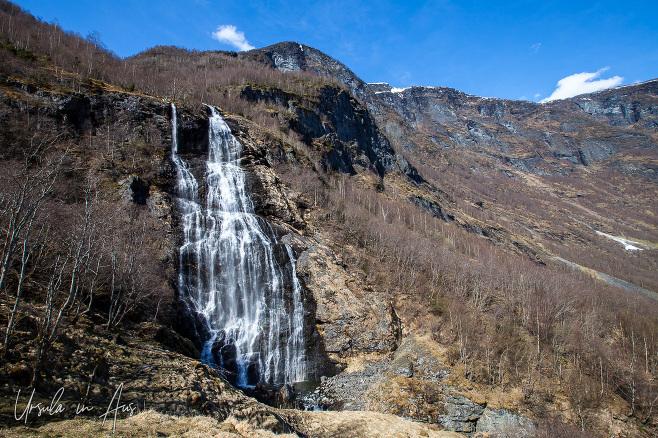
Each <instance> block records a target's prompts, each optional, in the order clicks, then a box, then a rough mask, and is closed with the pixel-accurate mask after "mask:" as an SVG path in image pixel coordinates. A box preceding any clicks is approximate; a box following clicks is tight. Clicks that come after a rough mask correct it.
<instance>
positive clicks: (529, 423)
mask: <svg viewBox="0 0 658 438" xmlns="http://www.w3.org/2000/svg"><path fill="white" fill-rule="evenodd" d="M0 38H1V42H2V47H0V167H1V168H2V171H1V172H0V179H1V180H2V184H1V185H0V187H2V188H1V191H2V193H1V195H0V231H1V233H0V339H1V340H2V344H1V346H2V352H1V354H2V355H1V359H0V391H1V392H0V394H1V395H0V422H1V425H2V427H3V430H2V433H5V434H8V436H28V434H32V435H34V436H41V435H48V434H52V433H61V431H69V432H70V431H72V430H75V433H76V434H77V436H97V435H99V434H102V433H104V432H103V430H105V431H107V428H105V429H103V427H102V426H100V423H98V424H97V423H95V419H97V418H98V413H95V415H93V414H94V413H91V414H89V415H88V416H84V415H75V410H74V409H67V410H66V411H65V412H64V413H61V414H58V415H55V416H50V417H46V418H44V417H43V416H41V417H37V416H36V414H33V415H32V416H30V418H29V420H28V419H27V418H26V419H25V420H26V421H25V423H23V421H22V420H21V421H18V420H17V419H16V416H15V413H14V407H15V402H16V401H17V392H18V390H19V389H21V390H22V391H21V392H22V394H25V392H26V391H28V393H31V390H29V388H35V396H34V397H35V400H37V399H38V401H40V402H43V403H44V404H49V403H50V400H51V399H52V397H53V396H54V395H55V394H56V393H57V391H58V389H59V388H64V392H63V396H62V399H61V400H62V402H63V403H68V404H70V405H71V406H75V405H76V403H80V402H81V401H82V402H84V403H85V404H86V405H87V406H107V404H108V403H109V401H110V400H111V399H112V395H113V394H114V393H115V391H116V390H117V388H118V387H119V386H120V385H123V386H122V389H123V395H122V400H124V403H126V404H128V403H132V404H133V405H134V406H136V409H137V408H138V409H139V411H144V410H147V411H146V412H142V413H140V414H139V415H136V416H134V417H133V416H132V415H131V416H129V415H128V414H127V413H124V414H123V415H122V416H121V418H122V420H121V421H122V422H121V423H117V428H118V429H120V430H122V431H123V432H122V433H126V434H128V433H136V432H130V431H131V430H136V429H135V428H141V429H139V430H140V431H141V432H140V433H141V435H140V434H139V433H138V434H137V435H135V436H162V434H164V435H167V434H169V435H170V436H174V435H176V434H182V433H183V431H191V430H194V427H195V426H194V425H193V424H192V425H191V424H189V423H186V421H187V420H186V419H185V418H186V417H189V416H199V415H203V416H205V417H207V418H205V419H204V420H203V421H202V420H199V426H198V427H204V428H209V429H204V430H214V431H221V432H223V433H226V434H227V436H255V435H254V434H259V435H258V436H269V435H270V434H279V433H281V434H283V433H286V434H291V435H292V436H397V435H395V434H398V433H399V434H402V433H408V434H409V435H410V436H464V435H466V436H478V434H479V436H499V437H519V436H545V437H589V436H611V435H614V436H620V437H635V436H645V437H650V436H654V435H655V433H656V431H657V430H658V416H657V413H656V408H657V406H656V405H657V404H658V382H657V381H656V375H657V373H658V317H657V315H658V302H657V299H658V276H657V275H656V272H657V271H658V269H657V262H658V229H657V219H656V211H657V210H656V200H655V194H656V193H658V178H657V175H658V173H657V170H658V80H652V81H648V82H644V83H641V84H635V85H631V86H626V87H620V88H615V89H610V90H606V91H601V92H598V93H594V94H590V95H583V96H577V97H574V98H571V99H565V100H560V101H554V102H551V103H546V104H538V103H531V102H525V101H509V100H502V99H495V98H481V97H477V96H471V95H467V94H464V93H462V92H460V91H457V90H454V89H449V88H434V87H411V88H406V89H399V88H393V87H391V86H390V85H388V84H386V83H377V84H366V83H365V82H363V81H362V80H361V79H359V78H358V77H357V76H356V75H354V74H353V73H352V72H351V71H350V70H349V69H348V68H347V67H346V66H344V65H342V64H341V63H340V62H338V61H336V60H334V59H332V58H330V57H329V56H327V55H325V54H323V53H321V52H319V51H317V50H316V49H313V48H311V47H308V46H305V45H302V44H298V43H280V44H277V45H274V46H270V47H266V48H262V49H255V50H251V51H248V52H243V53H233V52H220V51H212V52H200V51H194V50H187V49H183V48H177V47H162V46H160V47H154V48H152V49H149V50H147V51H145V52H143V53H140V54H138V55H136V56H134V57H131V58H127V59H121V58H119V57H118V56H116V55H115V54H113V53H112V52H111V51H110V50H109V49H108V48H106V47H104V46H103V44H102V42H101V41H100V38H99V36H98V35H89V36H87V37H86V38H83V37H82V36H80V35H76V34H73V33H71V32H66V31H64V30H63V29H61V28H60V27H59V26H57V25H55V24H48V23H43V22H41V21H39V20H37V19H35V18H34V17H32V16H31V15H30V14H29V13H28V12H27V11H24V10H21V9H20V8H19V7H17V6H15V5H13V4H11V3H9V2H5V1H2V2H0ZM172 104H173V105H172ZM210 107H212V108H216V109H217V110H218V111H219V113H221V115H222V117H223V120H224V121H225V123H226V125H227V126H228V128H229V130H230V133H231V134H232V136H233V137H234V138H235V139H237V141H238V142H239V144H240V145H241V159H240V160H239V165H240V166H239V167H240V168H241V169H242V170H243V171H244V185H245V190H246V192H248V194H249V197H250V198H249V199H250V202H251V203H253V211H254V215H255V216H257V220H258V221H259V223H262V224H264V225H263V229H266V230H268V231H267V233H269V234H271V238H272V239H273V242H274V244H273V246H274V247H275V250H277V251H279V252H281V253H283V252H284V251H288V249H289V251H290V254H289V256H290V259H291V260H294V273H295V279H294V283H295V284H297V282H298V283H299V293H300V302H301V303H303V312H302V313H301V314H300V315H301V316H300V318H301V319H302V320H303V321H302V322H303V346H304V351H305V356H304V363H305V364H306V377H307V380H308V381H309V382H307V383H306V384H305V385H302V384H299V382H296V383H297V385H295V386H294V387H293V386H292V385H289V384H288V383H290V384H292V383H293V382H286V384H283V385H281V384H273V383H272V382H265V381H263V382H259V384H257V385H248V387H242V388H240V387H238V384H239V378H238V377H236V374H235V372H234V371H233V368H231V367H232V366H233V364H231V363H228V362H227V363H225V364H224V365H225V366H223V367H221V366H217V364H216V363H215V364H213V363H209V362H208V361H207V360H206V358H207V357H208V356H207V352H206V351H204V348H205V347H206V346H207V345H208V344H207V342H206V341H207V338H208V336H209V334H208V333H206V332H204V328H203V327H202V326H203V324H202V319H200V317H199V315H198V314H197V312H195V310H194V307H193V306H191V304H190V297H189V295H188V294H187V292H186V291H185V290H182V289H183V288H181V284H182V283H181V281H180V274H181V272H182V271H186V272H187V270H189V271H190V272H192V271H194V272H203V271H204V269H205V267H204V266H197V264H198V263H196V259H193V258H190V259H183V258H182V257H181V256H180V254H181V253H182V252H181V248H182V247H183V246H185V245H186V242H188V240H186V239H188V238H189V236H187V235H186V230H188V228H189V227H188V225H186V222H185V220H186V219H185V215H184V210H183V207H182V203H181V202H180V201H179V198H180V180H181V173H182V172H183V170H181V169H184V172H189V175H191V177H194V178H195V180H196V181H200V183H199V187H198V188H196V189H195V190H197V191H196V192H195V196H197V195H196V193H197V192H198V197H199V199H207V198H209V197H210V196H211V195H210V193H211V192H212V187H211V186H210V183H209V182H204V181H207V180H204V178H206V175H207V174H208V173H209V172H210V171H209V170H208V169H209V165H208V163H209V160H210V158H209V155H210V154H209V144H211V143H212V142H213V139H212V135H209V132H213V131H212V124H213V123H214V122H213V120H215V119H213V117H215V116H214V112H213V110H212V109H211V108H210ZM174 144H176V145H177V148H174V147H173V145H174ZM180 162H184V163H186V164H185V165H184V166H183V165H181V164H180ZM275 255H276V257H277V260H279V261H280V260H281V258H282V256H280V255H279V254H278V253H275ZM286 257H288V255H286ZM284 258H285V257H284ZM181 260H182V261H181ZM210 269H211V268H210V267H207V269H206V270H210ZM289 282H290V281H289ZM191 284H193V285H195V284H196V283H194V282H192V283H191ZM284 286H285V287H288V288H289V289H290V290H292V286H287V285H284ZM286 290H288V289H286ZM295 290H297V289H295ZM286 300H287V299H284V302H283V304H282V306H289V305H290V303H289V301H286ZM288 335H289V333H287V332H282V333H281V334H280V335H279V337H281V338H284V337H287V336H288ZM270 341H271V340H270ZM259 342H263V341H259ZM213 354H216V355H218V354H219V353H217V352H216V351H215V352H214V353H213ZM227 357H228V356H227ZM202 358H203V360H201V359H202ZM243 386H244V385H243ZM309 388H310V389H309ZM19 398H20V397H19ZM19 401H20V403H19V404H20V405H22V406H24V405H25V402H26V401H27V400H26V399H23V398H20V400H19ZM304 407H307V408H308V407H315V408H317V409H322V410H324V412H305V411H304V410H303V408H304ZM99 409H100V408H99ZM149 409H150V410H153V411H156V412H151V411H149ZM134 413H136V412H134ZM167 415H170V416H172V417H167ZM208 417H212V418H208ZM131 422H132V423H131ZM167 422H169V423H167ZM158 424H170V426H167V427H164V426H163V427H160V429H158V427H159V426H157V425H158ZM173 424H175V426H172V425H173ZM58 428H60V429H58ZM121 428H122V429H121ZM58 431H59V432H58ZM105 433H106V432H105ZM208 433H210V432H208ZM217 433H219V432H217ZM414 434H415V435H414ZM485 434H492V435H485ZM222 436H223V435H222ZM400 436H406V435H400Z"/></svg>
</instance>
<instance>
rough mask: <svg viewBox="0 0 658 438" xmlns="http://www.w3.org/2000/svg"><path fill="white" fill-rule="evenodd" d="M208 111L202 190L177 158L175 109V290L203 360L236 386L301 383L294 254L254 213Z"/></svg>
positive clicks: (225, 134)
mask: <svg viewBox="0 0 658 438" xmlns="http://www.w3.org/2000/svg"><path fill="white" fill-rule="evenodd" d="M208 108H209V109H210V112H211V116H210V120H209V132H208V136H209V142H208V143H209V150H208V158H207V162H206V172H205V180H204V181H203V183H202V184H199V183H198V182H197V180H196V179H195V177H194V175H193V174H192V172H191V170H190V168H189V166H188V164H187V163H185V162H184V161H183V160H182V159H181V157H179V156H178V138H177V137H178V129H177V120H176V119H177V117H176V107H175V106H174V105H173V104H172V136H173V142H172V151H171V158H172V162H173V163H174V165H175V167H176V170H177V173H178V175H177V183H176V197H177V201H178V207H179V210H180V213H181V221H182V226H183V237H184V238H183V243H182V246H181V248H180V251H179V274H178V288H179V292H180V295H181V296H182V297H184V299H185V300H186V302H187V304H188V305H189V307H190V309H191V310H192V312H193V313H194V314H195V316H196V317H197V318H198V320H199V321H200V322H201V324H203V326H204V328H205V332H206V333H205V334H202V337H203V338H204V339H202V341H203V342H204V344H203V351H202V353H201V359H202V361H204V362H206V363H209V364H213V365H216V366H219V367H221V368H223V369H225V370H227V371H228V372H229V373H230V374H229V377H232V378H233V379H234V381H235V382H236V384H238V385H239V386H252V385H255V384H256V383H258V382H265V383H270V384H275V385H278V384H282V383H292V382H298V381H302V380H305V374H306V363H305V357H304V336H303V332H304V316H303V306H302V296H301V295H302V294H301V287H300V284H299V281H298V280H297V275H296V272H295V260H294V257H293V254H292V250H291V249H290V247H289V246H287V245H284V244H278V243H276V242H275V240H274V237H273V236H275V233H274V231H273V229H272V228H271V226H270V225H269V224H268V223H267V222H266V221H265V220H264V219H262V218H260V217H259V216H258V215H256V214H255V213H254V207H253V205H252V202H251V199H250V198H249V196H248V195H247V193H246V189H245V173H244V171H243V170H242V168H241V166H240V155H241V152H242V145H241V144H240V143H239V142H238V141H237V140H236V139H235V137H233V135H232V134H231V131H230V129H229V127H228V126H227V125H226V123H225V122H224V120H223V119H222V117H221V115H220V114H219V113H218V112H217V110H216V109H215V108H212V107H210V106H209V107H208ZM200 188H201V190H200ZM204 198H205V199H204Z"/></svg>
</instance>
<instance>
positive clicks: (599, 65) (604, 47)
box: [16, 0, 658, 101]
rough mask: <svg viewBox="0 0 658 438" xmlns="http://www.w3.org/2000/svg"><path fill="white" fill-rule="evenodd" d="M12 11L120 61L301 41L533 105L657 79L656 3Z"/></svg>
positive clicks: (367, 74)
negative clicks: (153, 52) (91, 39)
mask: <svg viewBox="0 0 658 438" xmlns="http://www.w3.org/2000/svg"><path fill="white" fill-rule="evenodd" d="M16 3H17V4H19V5H20V6H22V7H24V8H25V9H27V10H29V11H30V12H31V13H32V14H33V15H35V16H37V17H40V18H42V19H43V20H45V21H49V22H51V21H53V20H57V22H58V23H59V24H60V26H62V27H63V28H64V29H66V30H72V31H74V32H77V33H79V34H81V35H82V36H86V35H87V34H88V33H90V32H92V31H97V32H99V33H100V35H101V38H102V40H103V42H104V43H105V44H106V46H107V47H108V48H109V49H111V50H113V51H114V52H116V53H117V54H118V55H120V56H122V57H126V56H131V55H134V54H136V53H138V52H140V51H142V50H144V49H147V48H150V47H153V46H156V45H176V46H181V47H185V48H188V49H198V50H236V49H238V48H245V47H248V45H251V46H254V47H264V46H268V45H270V44H274V43H277V42H281V41H296V42H300V43H303V44H307V45H309V46H312V47H315V48H317V49H319V50H321V51H323V52H325V53H327V54H328V55H330V56H332V57H334V58H336V59H338V60H339V61H341V62H342V63H343V64H345V65H346V66H347V67H349V68H350V69H351V70H352V71H354V73H356V74H357V75H358V76H359V77H361V78H362V79H363V80H365V81H366V82H389V83H390V84H391V85H393V86H396V87H408V86H411V85H428V86H445V87H453V88H456V89H458V90H461V91H464V92H467V93H470V94H475V95H479V96H487V97H501V98H506V99H527V100H532V101H539V100H542V99H545V98H547V97H549V96H551V95H552V94H553V93H554V92H556V86H557V84H558V81H562V82H561V85H560V90H558V94H556V95H554V96H553V97H558V98H559V97H564V96H566V95H567V94H573V93H577V92H579V91H582V92H587V91H592V90H594V89H596V88H600V87H602V86H614V85H626V84H632V83H634V82H638V81H645V80H649V79H654V78H656V77H658V18H657V17H658V1H656V0H633V1H626V2H620V1H601V2H596V1H578V0H572V1H554V2H551V1H544V2H536V1H509V2H504V1H497V2H489V1H449V0H443V1H442V0H439V1H424V2H422V1H407V2H395V1H388V0H387V1H384V0H381V1H379V0H373V1H364V2H360V1H356V0H351V1H350V0H335V1H333V0H325V1H303V0H300V1H295V2H286V1H280V0H261V1H257V2H254V1H251V2H246V1H244V0H239V1H238V0H235V1H234V0H186V1H182V0H172V1H167V0H160V1H152V0H151V1H146V0H18V1H16ZM154 4H157V7H154V6H153V5H154ZM219 26H230V27H224V28H223V32H222V33H221V34H220V35H219V37H220V38H224V41H228V40H231V41H233V42H234V44H233V45H231V44H230V43H228V42H221V41H220V40H218V39H216V38H214V37H213V34H214V33H215V32H217V31H218V27H219ZM241 33H242V34H243V35H244V38H243V40H242V41H240V35H241ZM215 35H217V34H215ZM583 73H586V74H583ZM597 81H603V82H597Z"/></svg>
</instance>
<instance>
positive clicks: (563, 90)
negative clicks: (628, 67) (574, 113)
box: [541, 67, 624, 103]
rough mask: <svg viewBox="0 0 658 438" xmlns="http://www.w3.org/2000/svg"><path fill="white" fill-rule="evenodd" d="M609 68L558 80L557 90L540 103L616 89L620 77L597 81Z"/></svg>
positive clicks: (620, 80) (621, 80)
mask: <svg viewBox="0 0 658 438" xmlns="http://www.w3.org/2000/svg"><path fill="white" fill-rule="evenodd" d="M609 69H610V67H605V68H602V69H600V70H599V71H597V72H595V73H587V72H583V73H576V74H574V75H571V76H567V77H566V78H563V79H560V80H559V81H558V83H557V88H556V89H555V91H553V94H551V95H550V96H548V97H547V98H546V99H544V100H542V101H541V103H546V102H550V101H551V100H558V99H567V98H569V97H573V96H577V95H579V94H585V93H594V92H595V91H600V90H605V89H606V88H611V87H616V86H618V85H621V83H622V82H623V81H624V78H622V77H621V76H614V77H612V78H609V79H598V80H594V79H596V78H598V77H599V76H601V73H603V72H604V71H606V70H609Z"/></svg>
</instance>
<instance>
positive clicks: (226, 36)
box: [212, 24, 255, 50]
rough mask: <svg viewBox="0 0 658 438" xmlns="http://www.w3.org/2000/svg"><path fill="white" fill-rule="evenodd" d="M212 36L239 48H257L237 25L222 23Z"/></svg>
mask: <svg viewBox="0 0 658 438" xmlns="http://www.w3.org/2000/svg"><path fill="white" fill-rule="evenodd" d="M212 37H213V38H214V39H216V40H217V41H219V42H220V43H225V44H230V45H231V46H233V47H235V48H236V49H238V50H251V49H255V47H254V46H252V45H251V44H249V41H247V39H246V38H245V37H244V32H240V31H239V30H238V28H237V27H235V26H232V25H230V24H222V25H221V26H219V27H217V30H216V31H214V32H213V33H212Z"/></svg>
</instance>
